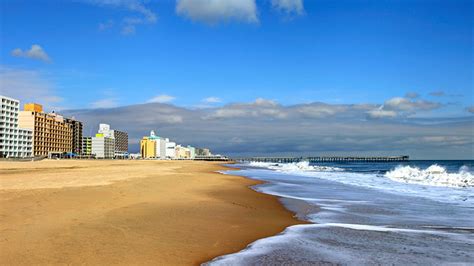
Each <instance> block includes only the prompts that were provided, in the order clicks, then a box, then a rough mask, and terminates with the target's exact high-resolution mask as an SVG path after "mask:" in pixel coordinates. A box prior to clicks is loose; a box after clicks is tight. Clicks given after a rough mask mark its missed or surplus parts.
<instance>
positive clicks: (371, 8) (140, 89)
mask: <svg viewBox="0 0 474 266" xmlns="http://www.w3.org/2000/svg"><path fill="white" fill-rule="evenodd" d="M101 2H107V1H94V0H91V1H54V0H49V1H34V2H31V1H22V0H20V1H2V31H1V40H2V51H1V57H2V64H4V65H7V66H9V67H12V68H19V69H29V70H35V71H39V72H41V75H42V76H43V77H44V78H45V79H48V80H49V81H50V82H51V83H52V85H51V86H52V87H54V88H53V89H54V91H55V93H56V94H57V95H58V96H60V97H61V98H64V102H62V103H61V104H60V105H61V107H63V108H71V107H72V108H86V107H90V105H91V103H92V102H95V101H99V100H103V99H114V102H115V104H118V105H127V104H136V103H143V102H146V101H147V100H149V99H151V98H153V97H155V96H157V95H161V94H166V95H170V96H173V97H175V98H176V99H175V100H174V103H176V104H178V105H184V106H192V105H199V104H201V103H200V101H201V100H202V99H203V98H207V97H218V98H220V99H221V100H222V101H223V102H240V101H251V100H253V99H255V98H257V97H263V98H269V99H274V100H277V101H279V102H281V103H283V104H295V103H300V102H312V101H323V102H330V103H354V102H358V103H362V102H368V103H378V102H383V101H385V100H386V99H388V98H391V97H395V96H403V94H405V93H406V92H409V91H414V92H417V93H419V94H421V95H425V96H427V97H429V95H428V94H429V93H430V92H433V91H445V92H446V93H450V94H455V95H461V94H462V95H464V97H457V98H456V97H455V98H453V99H444V100H445V101H457V102H461V104H462V105H470V104H472V97H473V96H472V95H473V94H472V90H473V84H472V82H473V80H472V63H473V58H472V21H473V15H472V11H473V9H472V2H470V1H356V0H351V1H305V2H304V14H301V15H298V14H294V13H293V14H287V12H286V11H284V10H278V9H277V8H276V7H273V6H272V3H271V1H270V0H268V1H257V2H256V3H257V16H258V22H248V21H245V20H240V19H232V18H231V19H228V20H227V21H220V22H217V23H214V24H209V23H207V22H202V21H193V20H192V19H190V18H188V17H186V16H183V15H178V14H177V12H176V3H175V1H171V0H167V1H148V2H144V4H143V6H144V7H145V8H146V9H148V10H149V11H150V12H153V14H155V15H156V17H157V19H156V22H152V23H144V24H142V25H137V26H136V29H135V33H133V34H128V35H125V34H122V33H121V30H122V29H121V27H122V25H121V23H122V20H124V19H125V18H127V17H138V18H140V17H142V14H140V13H139V12H134V11H132V10H130V9H129V8H127V6H126V5H125V4H124V5H121V4H116V5H110V4H103V3H101ZM111 2H117V3H120V2H121V1H111ZM122 2H127V1H122ZM109 22H112V23H113V25H112V23H110V25H112V26H110V27H109V28H107V29H105V30H100V29H99V27H100V24H101V23H102V24H107V23H109ZM32 44H38V45H40V46H41V47H42V49H44V51H45V52H46V53H47V54H48V56H49V57H50V58H51V62H50V63H45V62H42V61H38V60H31V59H29V58H21V57H13V56H11V51H12V50H14V49H16V48H20V49H24V50H26V49H29V48H30V46H31V45H32Z"/></svg>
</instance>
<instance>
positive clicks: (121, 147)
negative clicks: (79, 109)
mask: <svg viewBox="0 0 474 266" xmlns="http://www.w3.org/2000/svg"><path fill="white" fill-rule="evenodd" d="M98 132H99V134H103V135H104V137H108V138H113V139H114V140H115V151H114V152H115V157H116V158H123V157H126V156H128V134H127V132H123V131H119V130H113V129H110V125H108V124H99V131H98Z"/></svg>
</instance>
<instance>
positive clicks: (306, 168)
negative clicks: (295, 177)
mask: <svg viewBox="0 0 474 266" xmlns="http://www.w3.org/2000/svg"><path fill="white" fill-rule="evenodd" d="M249 165H250V166H253V167H262V168H268V169H271V170H275V171H279V172H335V171H344V169H342V168H338V167H331V166H321V165H310V163H309V162H308V161H302V162H297V163H268V162H250V163H249Z"/></svg>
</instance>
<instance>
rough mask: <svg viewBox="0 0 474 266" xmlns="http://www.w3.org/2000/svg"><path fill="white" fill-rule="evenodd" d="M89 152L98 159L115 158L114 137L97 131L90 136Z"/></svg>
mask: <svg viewBox="0 0 474 266" xmlns="http://www.w3.org/2000/svg"><path fill="white" fill-rule="evenodd" d="M91 153H92V154H93V155H95V158H98V159H113V158H115V139H114V138H112V137H110V136H105V135H104V134H103V133H97V134H96V135H95V137H93V138H92V149H91Z"/></svg>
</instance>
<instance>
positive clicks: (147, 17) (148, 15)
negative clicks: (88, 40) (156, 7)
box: [84, 0, 157, 35]
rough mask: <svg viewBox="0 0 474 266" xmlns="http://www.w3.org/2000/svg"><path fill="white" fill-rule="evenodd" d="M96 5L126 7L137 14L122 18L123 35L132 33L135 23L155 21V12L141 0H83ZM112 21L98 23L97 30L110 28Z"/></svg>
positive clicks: (152, 22) (134, 29) (151, 22)
mask: <svg viewBox="0 0 474 266" xmlns="http://www.w3.org/2000/svg"><path fill="white" fill-rule="evenodd" d="M84 1H85V2H87V3H91V4H94V5H98V6H111V7H119V8H124V9H127V10H129V11H131V12H133V13H134V14H137V15H138V16H135V17H126V18H124V19H123V20H122V29H121V32H122V34H124V35H129V34H133V33H135V31H136V26H137V25H142V24H154V23H156V21H157V16H156V14H155V13H154V12H153V11H152V10H151V9H150V8H148V7H147V6H146V5H145V4H144V2H146V1H142V0H84ZM113 24H114V23H110V20H109V22H107V23H100V24H99V30H104V29H108V28H111V27H112V26H113Z"/></svg>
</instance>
